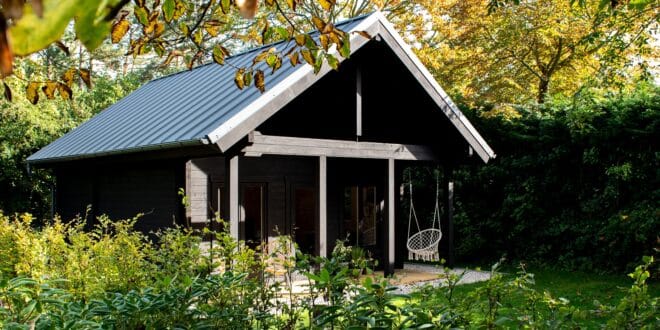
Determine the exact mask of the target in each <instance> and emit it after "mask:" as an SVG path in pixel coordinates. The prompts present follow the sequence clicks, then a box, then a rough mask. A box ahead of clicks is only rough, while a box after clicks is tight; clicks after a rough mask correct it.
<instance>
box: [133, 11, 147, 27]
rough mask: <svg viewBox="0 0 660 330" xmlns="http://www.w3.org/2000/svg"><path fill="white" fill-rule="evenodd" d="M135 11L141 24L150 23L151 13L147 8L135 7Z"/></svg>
mask: <svg viewBox="0 0 660 330" xmlns="http://www.w3.org/2000/svg"><path fill="white" fill-rule="evenodd" d="M133 13H134V14H135V17H136V18H137V20H138V22H140V24H142V25H143V26H146V25H147V24H149V13H148V12H147V8H144V7H135V9H133Z"/></svg>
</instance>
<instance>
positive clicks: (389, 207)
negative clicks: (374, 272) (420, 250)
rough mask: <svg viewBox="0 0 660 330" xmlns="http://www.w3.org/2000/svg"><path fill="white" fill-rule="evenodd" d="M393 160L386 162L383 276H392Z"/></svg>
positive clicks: (393, 236)
mask: <svg viewBox="0 0 660 330" xmlns="http://www.w3.org/2000/svg"><path fill="white" fill-rule="evenodd" d="M394 203H395V195H394V159H392V158H390V159H388V160H387V259H386V260H387V264H386V265H384V273H385V276H389V275H393V274H394V258H395V252H394V250H395V249H394V244H395V242H394V239H395V235H394V217H395V210H394Z"/></svg>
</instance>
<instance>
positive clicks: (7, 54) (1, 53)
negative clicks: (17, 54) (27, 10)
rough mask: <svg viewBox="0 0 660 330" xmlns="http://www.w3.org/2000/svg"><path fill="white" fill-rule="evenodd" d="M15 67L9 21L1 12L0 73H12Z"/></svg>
mask: <svg viewBox="0 0 660 330" xmlns="http://www.w3.org/2000/svg"><path fill="white" fill-rule="evenodd" d="M13 68H14V54H13V52H12V50H11V45H9V40H8V38H7V21H6V20H5V17H4V16H2V13H0V73H1V74H2V77H6V76H8V75H10V74H11V73H12V71H13Z"/></svg>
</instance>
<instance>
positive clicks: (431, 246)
mask: <svg viewBox="0 0 660 330" xmlns="http://www.w3.org/2000/svg"><path fill="white" fill-rule="evenodd" d="M408 189H409V192H410V212H409V215H408V243H407V244H406V245H407V247H408V259H409V260H423V261H440V254H439V253H438V244H440V239H442V229H441V228H440V203H439V194H440V184H439V181H438V174H437V173H436V177H435V210H434V211H433V224H432V225H431V228H428V229H424V230H422V229H421V227H420V226H419V221H418V220H417V213H416V212H415V206H414V204H413V189H412V175H410V176H409V181H408ZM413 219H415V224H416V225H417V232H416V233H415V234H413V235H412V236H411V235H410V227H411V223H412V220H413ZM436 222H437V223H438V228H435V223H436Z"/></svg>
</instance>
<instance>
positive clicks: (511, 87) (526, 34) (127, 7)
mask: <svg viewBox="0 0 660 330" xmlns="http://www.w3.org/2000/svg"><path fill="white" fill-rule="evenodd" d="M0 4H1V6H2V7H1V16H0V23H1V24H0V69H1V71H2V75H3V77H8V76H10V75H12V74H14V75H13V76H14V77H16V78H18V79H19V80H21V81H23V83H22V84H20V85H21V88H25V91H26V96H27V98H28V100H29V101H30V102H32V103H36V102H38V101H39V97H40V95H42V96H41V98H42V99H43V98H44V96H45V98H48V99H52V98H55V97H56V95H57V94H59V96H61V97H62V98H65V99H67V98H70V97H71V96H72V93H73V90H72V89H71V88H72V86H73V85H74V84H75V83H76V82H80V81H82V82H84V83H85V84H86V85H88V86H91V77H92V76H93V71H92V68H93V64H94V63H95V61H97V62H98V61H101V63H100V64H101V66H100V68H101V69H102V70H118V71H119V72H121V73H122V74H125V73H126V70H127V67H129V66H130V67H132V66H134V65H135V63H136V62H137V63H140V61H141V63H142V65H151V66H152V67H153V68H154V69H160V70H167V68H168V67H172V66H174V67H177V68H178V67H188V68H192V67H193V66H195V65H197V64H200V63H202V62H206V61H211V60H213V61H215V62H216V63H218V64H221V65H224V64H225V58H226V57H227V56H228V55H230V54H231V52H232V51H233V50H236V49H239V48H242V47H249V46H255V45H260V44H267V43H270V42H273V41H277V40H282V39H285V40H288V41H289V42H288V44H287V47H285V48H282V49H272V48H271V49H265V50H264V51H263V52H262V53H261V54H259V55H257V56H256V57H255V59H254V62H253V64H251V65H248V66H246V67H236V68H235V69H236V79H235V82H236V84H237V87H239V88H246V87H248V86H250V85H253V86H255V87H256V88H258V89H259V90H261V91H263V90H264V86H265V85H264V80H265V79H267V73H268V72H264V71H263V70H259V69H256V67H255V64H256V63H259V62H265V63H267V64H268V66H269V67H270V69H269V71H271V70H272V71H276V70H277V69H279V67H280V66H281V65H282V63H283V61H290V62H291V63H292V64H294V65H301V64H304V63H309V64H310V65H312V66H314V68H315V69H317V70H318V69H320V67H321V66H322V65H323V64H324V63H325V64H327V65H330V66H331V67H335V68H336V67H337V66H338V64H339V61H338V58H339V56H347V55H348V53H349V50H350V43H349V39H350V37H351V36H349V35H348V34H347V33H346V32H345V31H341V30H339V29H337V28H336V27H335V26H334V24H333V22H335V21H337V20H340V19H344V18H349V17H354V16H358V15H361V14H365V13H368V12H371V11H374V10H381V11H383V12H384V13H385V14H386V15H387V16H388V18H389V19H390V20H391V21H392V22H394V23H395V25H396V26H397V28H398V29H399V30H400V32H401V33H402V34H403V35H404V37H406V38H407V39H408V41H409V42H410V43H411V44H412V45H414V46H415V48H416V51H417V53H418V54H419V56H420V58H421V59H422V61H423V62H424V63H425V64H426V65H427V66H428V67H429V68H430V69H431V70H432V72H433V73H434V74H435V76H436V78H437V79H438V80H440V81H441V83H442V84H443V86H445V88H448V89H450V90H452V91H453V93H454V94H456V95H461V96H462V97H463V98H464V100H465V101H467V102H468V103H470V104H476V103H492V104H499V105H503V104H504V105H506V104H523V103H528V102H537V103H543V102H544V101H545V100H546V98H547V97H548V95H556V94H559V95H571V94H574V93H576V92H578V91H580V90H582V89H583V88H585V87H587V86H601V87H611V86H617V84H618V85H621V84H624V83H625V82H627V81H628V80H630V78H631V77H632V76H635V75H642V76H643V75H644V74H647V75H648V72H649V67H652V66H653V65H654V63H657V55H658V54H657V38H654V37H653V36H652V33H653V31H655V30H656V29H657V28H658V19H659V17H660V4H659V3H658V2H657V1H652V0H633V1H629V2H619V1H587V0H579V1H571V0H532V1H518V0H133V1H129V0H107V1H93V0H85V1H78V0H4V1H2V2H1V3H0ZM314 29H316V30H319V31H321V37H320V38H319V39H318V41H315V40H314V39H313V38H311V37H310V35H309V31H311V30H314ZM364 37H369V36H368V35H364ZM83 46H84V47H83ZM76 50H77V53H78V54H77V58H78V63H68V65H63V63H65V62H67V61H66V59H65V60H63V61H60V62H59V63H58V64H59V65H53V64H54V62H51V61H50V60H51V59H54V58H57V57H58V56H59V57H62V54H63V55H64V57H71V56H70V53H74V52H76ZM58 52H59V53H60V55H58ZM37 53H38V54H39V55H38V56H36V57H35V54H37ZM122 54H123V55H124V56H121V55H122ZM108 55H109V56H108ZM14 57H18V58H23V59H26V58H28V59H29V60H32V61H34V62H35V63H36V64H42V65H44V66H45V67H47V68H46V69H43V70H34V71H32V72H24V71H21V70H16V65H15V62H16V61H15V60H14ZM139 58H142V59H141V60H140V59H139ZM83 59H84V60H83ZM117 59H120V60H119V61H118V60H117ZM654 61H655V62H654ZM19 62H20V60H19ZM13 85H16V84H13ZM13 85H12V84H6V83H5V85H4V88H5V97H6V98H8V99H10V98H11V95H12V91H11V89H12V88H13V87H11V86H13Z"/></svg>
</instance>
